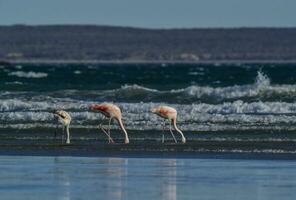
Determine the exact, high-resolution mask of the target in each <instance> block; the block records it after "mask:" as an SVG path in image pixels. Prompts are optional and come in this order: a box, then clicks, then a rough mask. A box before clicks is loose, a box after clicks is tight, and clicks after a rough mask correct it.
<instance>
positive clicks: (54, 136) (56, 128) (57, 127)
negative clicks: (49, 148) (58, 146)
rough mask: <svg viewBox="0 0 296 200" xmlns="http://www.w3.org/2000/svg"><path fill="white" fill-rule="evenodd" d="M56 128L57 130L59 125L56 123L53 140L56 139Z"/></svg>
mask: <svg viewBox="0 0 296 200" xmlns="http://www.w3.org/2000/svg"><path fill="white" fill-rule="evenodd" d="M58 128H59V124H58V123H57V126H56V128H55V130H54V140H56V139H57V130H58Z"/></svg>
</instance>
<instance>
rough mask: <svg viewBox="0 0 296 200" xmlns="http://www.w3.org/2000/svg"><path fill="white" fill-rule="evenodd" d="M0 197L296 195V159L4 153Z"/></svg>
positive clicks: (229, 198) (0, 159)
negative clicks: (60, 155)
mask: <svg viewBox="0 0 296 200" xmlns="http://www.w3.org/2000/svg"><path fill="white" fill-rule="evenodd" d="M0 177H1V179H0V194H1V199H40V198H42V199H43V200H45V199H128V200H133V199H135V200H137V199H142V200H146V199H147V200H148V199H172V200H174V199H227V200H237V199H240V200H244V199H252V200H253V199H260V200H264V199H266V200H273V199H274V200H278V199H291V200H292V199H295V198H296V194H295V189H296V162H295V161H281V162H279V161H270V160H227V159H155V158H145V159H144V158H115V157H109V158H108V157H105V158H103V157H102V158H86V157H28V156H12V157H11V156H0Z"/></svg>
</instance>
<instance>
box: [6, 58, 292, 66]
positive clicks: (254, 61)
mask: <svg viewBox="0 0 296 200" xmlns="http://www.w3.org/2000/svg"><path fill="white" fill-rule="evenodd" d="M1 63H3V64H4V65H5V64H8V65H9V64H296V59H295V60H200V61H182V60H155V61H153V60H151V61H150V60H50V59H49V60H46V59H44V60H4V59H3V60H1V59H0V64H1Z"/></svg>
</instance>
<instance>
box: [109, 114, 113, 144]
mask: <svg viewBox="0 0 296 200" xmlns="http://www.w3.org/2000/svg"><path fill="white" fill-rule="evenodd" d="M111 121H112V117H110V119H109V125H108V133H109V143H110V142H111V143H114V141H113V139H112V138H111V133H110V129H111Z"/></svg>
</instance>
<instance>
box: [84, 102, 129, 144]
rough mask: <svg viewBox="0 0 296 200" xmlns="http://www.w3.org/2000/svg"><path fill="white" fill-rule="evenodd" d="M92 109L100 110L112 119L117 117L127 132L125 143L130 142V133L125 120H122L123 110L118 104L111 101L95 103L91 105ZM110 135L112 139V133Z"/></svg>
mask: <svg viewBox="0 0 296 200" xmlns="http://www.w3.org/2000/svg"><path fill="white" fill-rule="evenodd" d="M90 109H91V110H92V111H98V112H100V113H102V114H103V115H104V116H105V117H107V118H109V119H110V120H111V119H113V118H115V119H116V120H117V121H118V123H119V126H120V128H121V130H122V131H123V132H124V134H125V142H124V143H126V144H128V143H129V138H128V134H127V132H126V130H125V128H124V125H123V122H122V115H121V110H120V108H119V107H118V106H116V105H114V104H111V103H102V104H93V105H91V106H90ZM109 124H110V123H109ZM109 132H110V127H109ZM107 135H108V134H107ZM108 137H109V140H110V139H111V137H110V135H108Z"/></svg>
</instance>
